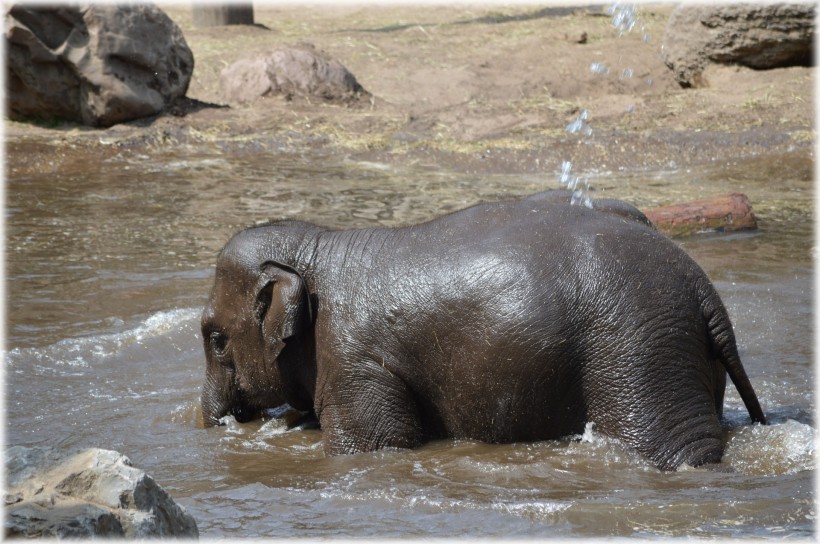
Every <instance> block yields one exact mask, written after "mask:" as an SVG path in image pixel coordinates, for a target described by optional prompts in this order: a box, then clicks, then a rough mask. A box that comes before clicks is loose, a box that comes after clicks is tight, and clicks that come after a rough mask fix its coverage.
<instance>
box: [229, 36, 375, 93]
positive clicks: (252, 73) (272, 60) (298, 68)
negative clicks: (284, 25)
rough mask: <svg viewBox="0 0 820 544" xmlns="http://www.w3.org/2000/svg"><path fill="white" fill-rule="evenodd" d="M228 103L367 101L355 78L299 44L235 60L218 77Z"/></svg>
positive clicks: (336, 63) (318, 52) (325, 56)
mask: <svg viewBox="0 0 820 544" xmlns="http://www.w3.org/2000/svg"><path fill="white" fill-rule="evenodd" d="M219 87H220V91H221V93H222V97H223V98H224V99H225V100H227V101H228V102H233V103H242V102H251V101H254V100H257V99H259V98H262V97H265V96H271V95H282V96H284V97H285V98H286V99H288V100H291V99H293V98H295V97H303V98H307V99H308V100H310V98H311V97H313V98H318V99H320V100H323V101H325V102H336V103H344V104H350V103H354V102H357V101H359V100H360V99H362V98H367V99H369V98H370V93H368V92H367V91H366V90H364V88H363V87H362V86H361V85H360V84H359V82H358V81H356V78H355V76H354V75H353V74H351V73H350V72H349V71H348V70H347V68H345V67H344V66H343V65H342V63H340V62H339V61H338V60H336V59H334V58H331V57H330V55H328V54H327V53H325V52H324V51H321V50H318V49H316V47H315V46H313V45H312V44H299V45H294V46H287V47H283V48H281V49H277V50H276V51H273V52H271V53H268V54H265V55H261V56H255V57H250V58H244V59H239V60H238V61H236V62H234V63H233V64H231V65H230V66H228V67H227V68H225V69H224V70H222V74H221V75H220V78H219Z"/></svg>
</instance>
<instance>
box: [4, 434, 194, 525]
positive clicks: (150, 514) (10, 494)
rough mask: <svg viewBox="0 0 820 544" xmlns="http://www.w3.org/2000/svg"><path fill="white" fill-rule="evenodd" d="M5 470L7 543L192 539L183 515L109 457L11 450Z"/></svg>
mask: <svg viewBox="0 0 820 544" xmlns="http://www.w3.org/2000/svg"><path fill="white" fill-rule="evenodd" d="M6 468H7V474H6V494H5V514H6V515H5V518H6V519H5V535H6V536H7V537H10V536H25V537H58V538H64V537H75V538H88V537H115V536H120V537H127V538H148V537H186V538H197V537H198V536H199V532H198V530H197V526H196V521H194V519H193V518H192V517H191V516H190V515H189V514H188V513H187V512H185V509H184V508H182V507H181V506H179V505H178V504H176V503H175V502H174V501H173V499H171V497H170V496H169V495H168V494H167V493H166V492H165V491H164V490H163V489H162V488H160V487H159V485H157V483H156V482H155V481H154V480H153V478H151V477H150V476H149V475H147V474H146V473H145V472H143V471H142V470H139V469H137V468H134V467H132V466H131V462H130V461H129V460H128V458H127V457H125V456H123V455H122V454H120V453H117V452H115V451H109V450H100V449H95V448H89V449H85V450H75V451H68V452H66V451H62V450H58V449H54V448H24V447H21V446H14V447H11V448H8V449H7V450H6Z"/></svg>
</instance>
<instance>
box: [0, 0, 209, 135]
mask: <svg viewBox="0 0 820 544" xmlns="http://www.w3.org/2000/svg"><path fill="white" fill-rule="evenodd" d="M5 20H6V26H5V37H6V99H7V101H8V111H9V114H10V115H11V116H12V117H16V118H39V119H45V120H51V119H65V120H69V121H75V122H78V123H83V124H86V125H91V126H100V127H107V126H111V125H113V124H115V123H121V122H124V121H130V120H133V119H138V118H141V117H146V116H149V115H154V114H156V113H159V112H161V111H162V110H163V109H164V108H165V107H166V106H168V105H169V104H171V103H172V102H173V101H174V100H176V99H177V98H181V97H183V96H185V93H186V92H187V90H188V83H189V82H190V81H191V74H192V72H193V69H194V56H193V54H192V53H191V50H190V49H189V48H188V45H187V44H186V43H185V38H184V37H183V36H182V31H180V29H179V27H178V26H177V25H176V24H174V22H173V21H172V20H171V19H170V18H169V17H168V16H167V15H166V14H165V13H164V12H163V11H162V10H160V9H159V8H157V7H155V6H153V5H150V4H130V5H114V4H99V5H84V6H80V5H76V4H65V5H61V4H55V5H45V4H43V5H39V4H31V5H13V6H11V7H10V8H6V14H5Z"/></svg>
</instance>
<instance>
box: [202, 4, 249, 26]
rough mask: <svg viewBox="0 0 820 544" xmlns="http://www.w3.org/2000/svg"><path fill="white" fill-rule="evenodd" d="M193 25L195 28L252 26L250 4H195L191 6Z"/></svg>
mask: <svg viewBox="0 0 820 544" xmlns="http://www.w3.org/2000/svg"><path fill="white" fill-rule="evenodd" d="M193 23H194V26H196V27H205V26H221V25H252V24H253V4H252V3H246V4H242V3H235V4H234V3H225V4H210V3H195V4H194V5H193Z"/></svg>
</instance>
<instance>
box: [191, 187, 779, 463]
mask: <svg viewBox="0 0 820 544" xmlns="http://www.w3.org/2000/svg"><path fill="white" fill-rule="evenodd" d="M568 202H569V196H568V193H566V192H548V193H541V194H538V195H533V196H531V197H529V198H522V199H518V200H509V201H500V202H489V203H482V204H477V205H475V206H472V207H468V208H466V209H463V210H460V211H457V212H454V213H451V214H448V215H444V216H441V217H438V218H436V219H433V220H431V221H428V222H425V223H421V224H417V225H410V226H405V227H397V228H365V229H354V230H331V229H326V228H322V227H319V226H317V225H314V224H312V223H308V222H303V221H296V220H282V221H274V222H269V223H266V224H263V225H259V226H254V227H251V228H248V229H245V230H243V231H241V232H239V233H237V234H235V235H234V236H233V237H232V238H231V239H230V240H229V241H228V242H227V243H226V245H225V246H224V247H223V249H222V250H221V251H220V253H219V255H218V257H217V262H216V271H215V276H214V283H213V288H212V290H211V292H210V296H209V299H208V303H207V305H206V307H205V309H204V311H203V314H202V322H201V327H202V338H203V343H204V348H205V354H206V369H205V381H204V385H203V388H202V396H201V404H202V415H203V423H204V426H205V427H211V426H214V425H218V424H219V423H220V419H221V418H223V417H224V416H226V415H233V416H234V417H235V418H236V420H237V421H238V422H240V423H241V422H246V421H250V420H252V419H254V418H256V417H258V416H259V415H260V412H261V411H262V410H263V409H265V408H267V407H272V406H277V405H280V404H283V403H287V404H289V405H290V406H292V407H293V408H295V409H297V410H301V411H303V412H306V413H308V414H310V415H312V416H314V417H315V418H316V419H317V420H318V422H319V424H320V427H321V429H322V441H323V444H322V446H323V450H324V452H325V454H327V455H339V454H353V453H358V452H368V451H375V450H379V449H384V448H388V449H405V448H414V447H417V446H419V445H421V444H423V443H425V442H427V441H430V440H434V439H445V438H449V439H465V440H475V441H483V442H488V443H510V442H532V441H540V440H550V439H560V438H564V437H568V436H572V435H577V434H580V433H582V432H583V430H584V428H585V426H586V424H587V423H590V422H591V423H592V424H593V425H594V428H595V430H596V431H597V432H599V433H601V434H603V435H606V436H610V437H614V438H617V439H619V440H620V441H621V442H622V443H625V444H626V445H627V446H629V447H630V448H633V449H634V450H636V451H637V452H638V453H639V454H640V455H642V456H643V457H644V458H646V459H648V460H649V461H650V462H651V463H653V464H654V465H655V466H657V467H658V468H659V469H661V470H675V469H677V468H678V467H680V466H681V465H682V464H688V465H690V466H700V465H709V466H713V464H715V463H719V462H720V461H721V458H722V455H723V450H724V439H723V432H722V427H721V418H722V412H723V397H724V392H725V387H726V375H727V374H728V375H729V377H730V378H731V380H732V382H733V383H734V385H735V387H736V388H737V390H738V392H739V394H740V397H741V398H742V400H743V402H744V403H745V406H746V409H747V411H748V413H749V415H750V416H751V420H752V422H757V423H761V424H765V423H766V418H765V416H764V413H763V410H762V409H761V406H760V403H759V402H758V399H757V396H756V394H755V391H754V389H753V387H752V385H751V383H750V381H749V378H748V377H747V374H746V372H745V370H744V368H743V365H742V363H741V360H740V357H739V355H738V351H737V346H736V340H735V336H734V332H733V328H732V324H731V322H730V319H729V315H728V313H727V310H726V308H725V307H724V305H723V303H722V302H721V299H720V297H719V296H718V293H717V292H716V290H715V288H714V286H713V284H712V283H711V281H710V280H709V278H708V277H707V275H706V274H705V272H704V271H703V270H702V269H701V268H700V267H699V266H698V265H697V264H696V263H695V262H694V260H692V259H691V258H690V257H689V256H688V255H687V254H686V253H685V252H684V251H683V249H681V248H680V247H679V246H678V245H677V244H676V243H674V242H673V241H672V240H670V239H669V238H667V237H666V236H664V235H663V234H661V233H659V232H658V231H657V230H655V229H654V228H653V227H652V224H651V223H650V222H649V220H647V219H646V217H645V216H644V215H643V214H642V213H641V212H640V211H638V210H637V209H636V208H634V207H633V206H631V205H629V204H627V203H625V202H620V201H617V200H603V201H595V202H594V203H593V206H592V207H591V208H588V207H585V206H578V205H570V204H569V203H568Z"/></svg>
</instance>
